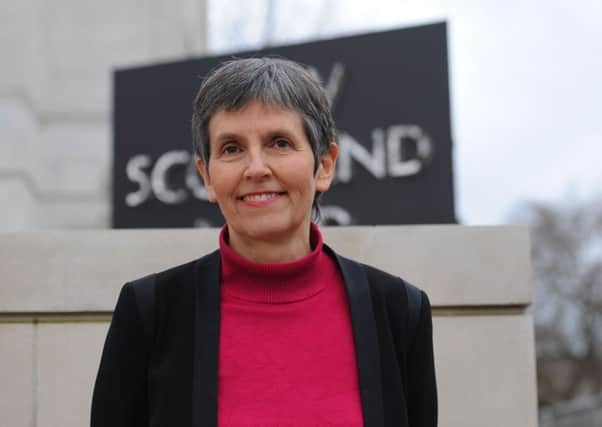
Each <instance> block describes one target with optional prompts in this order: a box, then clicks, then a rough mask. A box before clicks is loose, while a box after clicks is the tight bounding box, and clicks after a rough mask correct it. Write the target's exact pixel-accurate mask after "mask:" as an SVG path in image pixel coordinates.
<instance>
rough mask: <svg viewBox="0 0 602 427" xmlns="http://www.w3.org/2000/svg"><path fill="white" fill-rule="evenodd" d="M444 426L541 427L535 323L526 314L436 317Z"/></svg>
mask: <svg viewBox="0 0 602 427" xmlns="http://www.w3.org/2000/svg"><path fill="white" fill-rule="evenodd" d="M433 332H434V334H433V335H434V342H435V359H436V367H437V382H438V393H439V396H440V399H439V414H440V421H439V425H441V426H462V427H483V426H487V427H508V426H529V427H535V426H537V390H536V379H535V350H534V336H533V321H532V319H531V317H530V316H528V315H524V314H523V315H508V314H503V313H498V314H497V315H486V314H485V315H478V316H476V315H474V316H466V315H461V314H460V315H458V316H457V317H452V316H443V317H436V318H435V319H434V324H433Z"/></svg>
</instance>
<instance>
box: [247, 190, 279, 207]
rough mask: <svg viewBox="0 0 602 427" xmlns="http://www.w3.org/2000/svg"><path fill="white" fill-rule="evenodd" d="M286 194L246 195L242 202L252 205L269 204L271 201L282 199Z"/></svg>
mask: <svg viewBox="0 0 602 427" xmlns="http://www.w3.org/2000/svg"><path fill="white" fill-rule="evenodd" d="M284 194H286V193H284V192H279V193H277V192H266V193H253V194H246V195H244V196H242V197H241V200H242V201H243V202H246V203H250V204H265V203H269V202H271V201H274V200H276V199H278V198H280V197H281V196H282V195H284Z"/></svg>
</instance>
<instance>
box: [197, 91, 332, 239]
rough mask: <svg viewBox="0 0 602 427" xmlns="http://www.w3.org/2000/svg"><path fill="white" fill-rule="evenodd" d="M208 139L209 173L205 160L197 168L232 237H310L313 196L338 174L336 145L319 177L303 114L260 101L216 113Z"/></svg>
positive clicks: (328, 153)
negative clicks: (304, 125) (302, 118)
mask: <svg viewBox="0 0 602 427" xmlns="http://www.w3.org/2000/svg"><path fill="white" fill-rule="evenodd" d="M209 141H210V142H209V143H210V153H211V154H210V156H209V162H208V164H209V166H208V170H207V171H206V170H205V168H204V166H203V164H202V161H201V160H200V159H197V167H198V169H199V172H200V173H201V175H202V176H203V180H204V181H205V186H206V188H207V192H208V194H209V200H210V201H212V202H214V203H215V202H217V203H218V204H219V207H220V209H221V211H222V213H223V215H224V217H225V219H226V223H227V224H228V231H229V233H230V236H231V238H233V237H234V238H238V239H244V240H247V241H253V240H261V241H279V240H283V239H284V240H287V239H296V238H301V239H307V238H308V236H309V234H308V230H309V223H310V219H311V208H312V202H313V199H314V194H315V192H316V191H319V192H324V191H326V190H327V189H328V188H329V186H330V183H331V181H332V178H333V175H334V168H335V162H336V157H337V153H338V151H337V147H336V145H335V144H331V148H330V150H329V151H328V152H327V153H326V154H324V155H323V156H322V158H321V161H320V165H319V166H318V170H317V171H316V172H315V173H314V155H313V152H312V150H311V146H310V143H309V141H308V139H307V136H306V134H305V131H304V129H303V122H302V120H301V116H300V115H299V114H298V113H297V112H296V111H292V110H288V109H286V108H281V107H279V106H274V105H271V104H265V103H262V102H260V101H251V102H250V103H248V104H247V105H245V106H244V107H243V108H241V109H239V110H236V111H225V110H221V111H219V112H217V113H216V114H214V115H213V117H212V118H211V119H210V121H209Z"/></svg>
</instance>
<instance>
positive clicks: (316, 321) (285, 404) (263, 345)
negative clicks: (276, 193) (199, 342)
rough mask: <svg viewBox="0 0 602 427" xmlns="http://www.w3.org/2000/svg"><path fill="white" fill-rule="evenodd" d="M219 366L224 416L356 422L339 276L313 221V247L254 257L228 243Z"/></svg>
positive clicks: (267, 421) (254, 421) (226, 419)
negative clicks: (267, 259) (281, 257)
mask: <svg viewBox="0 0 602 427" xmlns="http://www.w3.org/2000/svg"><path fill="white" fill-rule="evenodd" d="M226 234H227V231H226V229H225V228H224V229H222V232H221V234H220V251H221V258H222V281H221V321H220V345H219V368H218V369H219V371H218V375H219V377H218V424H219V425H220V426H257V427H259V426H262V427H263V426H270V427H276V426H278V427H280V426H287V427H292V426H349V427H354V426H362V425H363V421H362V408H361V401H360V393H359V386H358V375H357V364H356V357H355V347H354V344H353V334H352V329H351V319H350V314H349V307H348V303H347V297H346V293H345V285H344V283H343V280H342V278H341V275H340V273H339V271H338V269H337V266H336V263H335V262H334V260H332V259H331V258H330V257H329V256H328V255H327V254H326V253H325V252H324V251H323V250H322V235H321V233H320V231H319V229H318V227H317V226H316V225H314V224H312V227H311V241H312V248H313V250H312V252H311V253H310V254H309V255H307V256H305V257H304V258H301V259H299V260H297V261H293V262H286V263H273V264H272V263H266V264H263V263H255V262H252V261H249V260H247V259H245V258H243V257H241V256H240V255H238V254H237V253H236V252H234V250H232V249H231V248H230V247H229V246H228V244H227V243H226V238H227V237H226Z"/></svg>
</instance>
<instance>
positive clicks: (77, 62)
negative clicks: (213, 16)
mask: <svg viewBox="0 0 602 427" xmlns="http://www.w3.org/2000/svg"><path fill="white" fill-rule="evenodd" d="M205 15H206V14H205V0H176V1H168V0H107V1H103V2H94V1H91V0H83V1H74V0H53V1H39V0H19V1H8V0H5V1H1V2H0V52H1V53H2V67H0V199H1V200H3V203H2V209H1V210H0V230H5V231H10V230H27V229H46V228H98V227H101V228H106V227H108V226H109V225H110V191H111V189H110V179H111V177H110V167H111V151H112V150H111V125H110V117H111V108H112V106H111V98H112V96H111V94H112V87H111V81H112V80H111V79H112V71H113V70H114V69H116V68H122V67H128V66H133V65H141V64H147V63H149V62H155V61H165V60H174V59H182V58H186V57H189V56H194V57H196V56H199V55H200V54H202V53H203V52H204V51H205V44H206V24H205V22H206V18H205Z"/></svg>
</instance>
